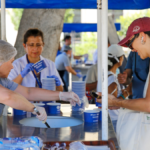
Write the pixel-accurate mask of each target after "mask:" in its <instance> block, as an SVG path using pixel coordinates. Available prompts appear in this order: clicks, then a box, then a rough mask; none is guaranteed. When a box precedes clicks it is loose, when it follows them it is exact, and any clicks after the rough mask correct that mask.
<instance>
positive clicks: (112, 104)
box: [96, 92, 116, 106]
mask: <svg viewBox="0 0 150 150" xmlns="http://www.w3.org/2000/svg"><path fill="white" fill-rule="evenodd" d="M98 95H99V96H101V97H102V93H101V92H98ZM115 99H116V97H115V96H114V95H111V94H108V106H115V105H114V101H115ZM96 100H97V102H99V103H102V99H96Z"/></svg>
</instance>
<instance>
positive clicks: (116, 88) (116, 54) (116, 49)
mask: <svg viewBox="0 0 150 150" xmlns="http://www.w3.org/2000/svg"><path fill="white" fill-rule="evenodd" d="M124 55H125V54H124V51H123V50H122V47H121V46H119V45H117V44H112V45H111V46H110V47H109V48H108V93H109V94H112V95H114V96H115V97H119V98H121V99H124V98H126V97H128V96H129V95H131V94H132V92H131V88H130V87H131V85H130V86H129V87H128V88H127V89H124V90H121V86H120V84H119V82H118V80H117V75H116V71H117V68H119V67H120V66H121V65H122V63H123V59H124ZM119 108H120V107H116V108H115V107H114V108H111V107H110V108H109V114H110V118H111V121H112V123H113V126H114V130H115V131H116V124H117V120H118V114H119Z"/></svg>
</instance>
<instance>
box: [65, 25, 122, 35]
mask: <svg viewBox="0 0 150 150" xmlns="http://www.w3.org/2000/svg"><path fill="white" fill-rule="evenodd" d="M115 27H116V31H120V29H121V24H120V23H115ZM62 31H63V32H68V33H70V32H72V31H74V32H77V33H78V32H97V24H96V23H64V25H63V30H62Z"/></svg>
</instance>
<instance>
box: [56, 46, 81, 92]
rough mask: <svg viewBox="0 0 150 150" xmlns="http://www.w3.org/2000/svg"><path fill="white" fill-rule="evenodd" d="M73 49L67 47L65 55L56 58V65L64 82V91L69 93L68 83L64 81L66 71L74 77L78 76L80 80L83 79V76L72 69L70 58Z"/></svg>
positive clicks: (64, 50)
mask: <svg viewBox="0 0 150 150" xmlns="http://www.w3.org/2000/svg"><path fill="white" fill-rule="evenodd" d="M71 54H72V49H70V47H69V46H65V48H64V49H63V53H62V54H60V55H59V56H57V57H56V59H55V65H56V68H57V70H58V72H59V75H60V77H61V79H62V80H63V82H64V90H65V91H68V86H67V85H66V82H65V81H64V79H63V76H64V73H65V71H67V72H70V73H72V74H73V75H76V76H77V77H78V78H82V75H81V74H79V73H77V72H76V71H75V70H74V69H72V67H71V64H70V61H69V57H71Z"/></svg>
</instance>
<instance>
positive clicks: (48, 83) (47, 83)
mask: <svg viewBox="0 0 150 150" xmlns="http://www.w3.org/2000/svg"><path fill="white" fill-rule="evenodd" d="M42 88H43V89H46V90H51V91H55V90H56V84H55V79H54V78H44V79H42Z"/></svg>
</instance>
